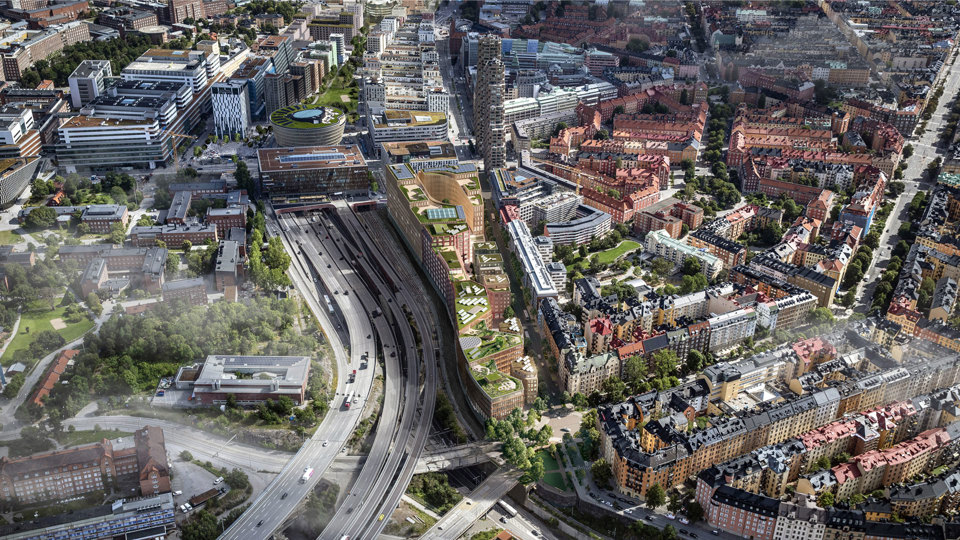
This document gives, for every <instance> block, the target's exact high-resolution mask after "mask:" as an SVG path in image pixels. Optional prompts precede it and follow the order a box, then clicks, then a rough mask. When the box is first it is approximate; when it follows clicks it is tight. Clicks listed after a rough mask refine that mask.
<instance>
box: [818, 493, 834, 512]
mask: <svg viewBox="0 0 960 540" xmlns="http://www.w3.org/2000/svg"><path fill="white" fill-rule="evenodd" d="M833 502H834V495H833V492H832V491H824V492H823V493H821V494H820V496H819V497H817V504H819V505H820V507H821V508H828V507H830V506H833Z"/></svg>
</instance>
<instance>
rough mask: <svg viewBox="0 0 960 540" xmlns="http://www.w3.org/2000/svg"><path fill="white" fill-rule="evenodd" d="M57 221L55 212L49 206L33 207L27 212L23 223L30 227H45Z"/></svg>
mask: <svg viewBox="0 0 960 540" xmlns="http://www.w3.org/2000/svg"><path fill="white" fill-rule="evenodd" d="M56 223H57V212H56V211H55V210H54V209H53V208H50V207H49V206H41V207H39V208H35V209H33V210H31V211H30V213H29V214H27V218H26V219H25V220H24V224H25V225H26V226H27V228H30V229H47V228H49V227H53V226H54V224H56Z"/></svg>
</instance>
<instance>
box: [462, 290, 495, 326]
mask: <svg viewBox="0 0 960 540" xmlns="http://www.w3.org/2000/svg"><path fill="white" fill-rule="evenodd" d="M455 289H456V292H457V301H456V305H455V306H454V309H456V316H457V329H458V330H459V329H463V328H464V327H467V326H470V323H472V322H474V321H476V320H477V319H478V318H480V317H481V316H483V315H484V314H486V313H487V312H488V311H490V303H489V301H488V299H487V291H486V289H484V288H483V285H480V284H479V283H477V282H476V281H471V280H468V279H465V280H463V281H459V282H457V283H456V285H455Z"/></svg>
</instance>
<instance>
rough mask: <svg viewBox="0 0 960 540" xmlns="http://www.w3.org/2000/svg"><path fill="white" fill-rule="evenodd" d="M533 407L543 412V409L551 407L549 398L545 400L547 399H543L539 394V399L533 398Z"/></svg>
mask: <svg viewBox="0 0 960 540" xmlns="http://www.w3.org/2000/svg"><path fill="white" fill-rule="evenodd" d="M532 407H533V410H535V411H537V412H543V411H545V410H547V409H548V408H549V407H548V406H547V400H545V399H543V398H542V397H539V396H538V397H537V399H535V400H533V405H532Z"/></svg>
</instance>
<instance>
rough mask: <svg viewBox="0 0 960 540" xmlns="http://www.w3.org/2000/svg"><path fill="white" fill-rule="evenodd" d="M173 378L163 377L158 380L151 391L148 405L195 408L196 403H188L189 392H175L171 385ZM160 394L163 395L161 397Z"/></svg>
mask: <svg viewBox="0 0 960 540" xmlns="http://www.w3.org/2000/svg"><path fill="white" fill-rule="evenodd" d="M172 382H173V378H172V377H165V378H163V379H161V380H160V383H159V384H158V385H157V388H155V389H154V391H153V396H152V397H151V398H150V404H151V405H153V406H155V407H183V408H185V407H195V406H196V405H197V402H196V401H190V395H191V394H192V393H193V392H192V391H191V390H177V389H176V388H174V387H173V385H172ZM160 393H163V395H162V396H161V395H160Z"/></svg>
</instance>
